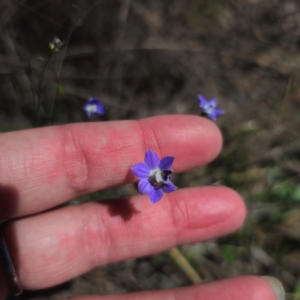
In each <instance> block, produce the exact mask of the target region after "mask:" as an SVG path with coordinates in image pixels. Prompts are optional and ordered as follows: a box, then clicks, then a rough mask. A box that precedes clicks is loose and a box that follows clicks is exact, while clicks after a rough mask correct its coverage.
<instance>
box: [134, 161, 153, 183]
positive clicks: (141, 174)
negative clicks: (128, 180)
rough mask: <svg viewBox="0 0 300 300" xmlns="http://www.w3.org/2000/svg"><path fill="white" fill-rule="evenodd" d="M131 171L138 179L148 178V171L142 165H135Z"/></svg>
mask: <svg viewBox="0 0 300 300" xmlns="http://www.w3.org/2000/svg"><path fill="white" fill-rule="evenodd" d="M131 171H132V172H133V174H134V175H135V176H136V177H137V178H139V179H146V178H148V177H149V176H150V169H149V168H148V167H147V166H146V165H145V164H143V163H138V164H135V165H134V166H132V167H131Z"/></svg>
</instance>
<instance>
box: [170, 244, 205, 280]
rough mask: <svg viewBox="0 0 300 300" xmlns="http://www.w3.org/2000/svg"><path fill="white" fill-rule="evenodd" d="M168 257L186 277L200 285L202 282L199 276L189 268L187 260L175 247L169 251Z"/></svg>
mask: <svg viewBox="0 0 300 300" xmlns="http://www.w3.org/2000/svg"><path fill="white" fill-rule="evenodd" d="M169 254H170V256H171V257H172V258H173V259H174V260H175V262H176V263H177V264H178V266H179V267H180V269H181V270H182V271H183V272H184V273H185V274H186V276H187V277H188V278H189V279H190V280H191V281H192V282H193V283H194V284H197V283H200V282H201V281H202V279H201V277H200V275H199V274H198V273H197V272H196V270H195V269H194V268H193V267H192V266H191V264H190V263H189V262H188V261H187V259H186V258H185V257H184V256H183V255H182V254H181V253H180V251H179V249H178V248H177V247H174V248H172V249H171V250H169Z"/></svg>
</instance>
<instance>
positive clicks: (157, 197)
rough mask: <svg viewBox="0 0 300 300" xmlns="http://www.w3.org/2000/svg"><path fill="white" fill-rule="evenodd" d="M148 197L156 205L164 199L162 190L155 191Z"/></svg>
mask: <svg viewBox="0 0 300 300" xmlns="http://www.w3.org/2000/svg"><path fill="white" fill-rule="evenodd" d="M148 196H149V198H150V201H151V203H152V204H154V203H156V202H158V201H159V200H160V199H161V198H162V196H163V192H162V190H161V189H158V190H155V189H153V191H152V192H151V193H149V194H148Z"/></svg>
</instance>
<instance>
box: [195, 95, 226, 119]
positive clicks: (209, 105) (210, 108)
mask: <svg viewBox="0 0 300 300" xmlns="http://www.w3.org/2000/svg"><path fill="white" fill-rule="evenodd" d="M198 99H199V106H200V107H201V108H202V111H203V113H204V114H206V115H208V116H209V117H210V118H211V119H213V120H215V121H216V120H217V117H218V116H219V115H223V114H224V113H225V111H224V110H221V109H217V108H216V106H217V104H218V101H217V100H216V99H211V100H206V99H205V98H204V97H203V96H202V95H198Z"/></svg>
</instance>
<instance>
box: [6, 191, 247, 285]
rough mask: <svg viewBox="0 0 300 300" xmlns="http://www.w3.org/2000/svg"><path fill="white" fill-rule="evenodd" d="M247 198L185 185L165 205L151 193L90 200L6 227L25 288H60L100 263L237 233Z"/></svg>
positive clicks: (168, 196)
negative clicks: (105, 200) (103, 201)
mask: <svg viewBox="0 0 300 300" xmlns="http://www.w3.org/2000/svg"><path fill="white" fill-rule="evenodd" d="M244 218H245V205H244V203H243V201H242V200H241V198H240V196H239V195H238V194H236V193H235V192H234V191H232V190H230V189H228V188H225V187H205V188H192V189H182V190H178V191H176V192H174V193H171V194H166V195H165V196H164V198H163V199H162V200H161V202H160V203H159V205H152V204H151V203H150V201H149V200H148V199H147V196H135V197H133V198H132V199H131V200H129V201H127V200H120V201H116V203H115V204H109V205H104V204H100V203H87V204H83V205H78V206H72V207H66V208H63V209H60V210H57V211H50V212H47V213H44V214H40V215H36V216H33V217H27V218H24V219H20V220H17V221H14V222H12V223H11V224H8V225H7V226H6V227H5V228H4V234H5V237H6V240H7V244H8V247H9V249H10V253H11V255H12V257H13V261H14V263H15V267H16V269H17V273H18V275H19V279H20V282H21V283H22V286H23V287H24V288H26V289H39V288H45V287H49V286H53V285H56V284H59V283H61V282H64V281H66V280H69V279H71V278H73V277H75V276H78V275H79V274H82V273H84V272H86V271H88V270H90V269H91V268H94V267H95V266H98V265H103V264H108V263H111V262H116V261H120V260H124V259H128V258H133V257H139V256H146V255H150V254H152V253H156V252H159V251H164V250H166V249H169V248H171V247H174V246H176V245H181V244H186V243H192V242H196V241H203V240H207V239H211V238H215V237H217V236H220V235H223V234H227V233H229V232H232V231H234V230H236V229H237V228H238V227H239V226H240V225H241V224H242V223H243V221H244Z"/></svg>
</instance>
